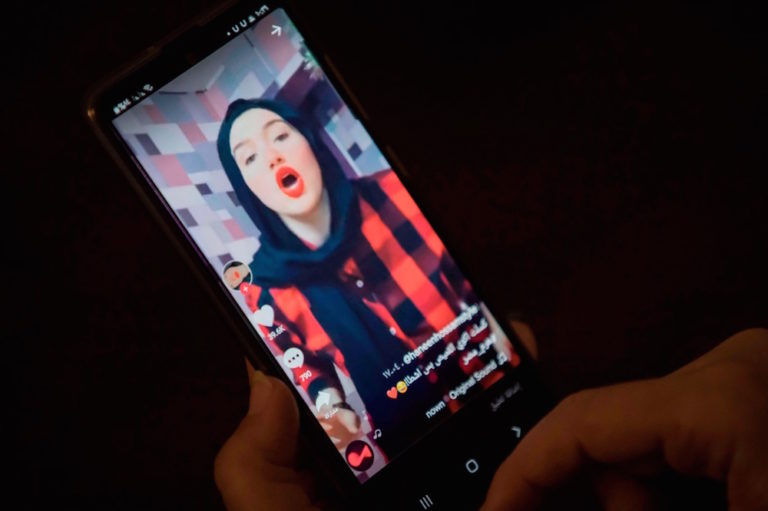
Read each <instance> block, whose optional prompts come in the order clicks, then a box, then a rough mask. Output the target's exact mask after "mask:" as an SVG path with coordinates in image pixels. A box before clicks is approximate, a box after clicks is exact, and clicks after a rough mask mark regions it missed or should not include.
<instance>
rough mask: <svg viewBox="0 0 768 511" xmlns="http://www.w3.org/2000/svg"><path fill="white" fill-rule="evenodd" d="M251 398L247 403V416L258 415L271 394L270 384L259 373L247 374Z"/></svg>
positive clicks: (263, 375) (264, 376)
mask: <svg viewBox="0 0 768 511" xmlns="http://www.w3.org/2000/svg"><path fill="white" fill-rule="evenodd" d="M248 376H249V380H250V384H251V397H250V399H249V402H248V415H255V414H258V413H259V412H260V411H261V410H262V409H263V408H264V404H265V403H266V402H267V401H268V400H269V395H270V394H271V393H272V382H271V381H270V380H269V378H267V377H266V375H265V374H264V373H262V372H261V371H253V372H249V375H248Z"/></svg>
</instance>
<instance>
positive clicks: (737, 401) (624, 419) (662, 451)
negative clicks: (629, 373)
mask: <svg viewBox="0 0 768 511" xmlns="http://www.w3.org/2000/svg"><path fill="white" fill-rule="evenodd" d="M767 391H768V330H765V329H752V330H745V331H743V332H740V333H738V334H736V335H734V336H733V337H730V338H729V339H727V340H726V341H725V342H723V343H722V344H720V345H719V346H718V347H716V348H715V349H713V350H712V351H710V352H709V353H707V354H705V355H704V356H702V357H700V358H698V359H697V360H695V361H693V362H691V363H690V364H688V365H686V366H684V367H682V368H681V369H679V370H677V371H675V372H673V373H671V374H670V375H668V376H665V377H663V378H657V379H652V380H644V381H637V382H631V383H624V384H620V385H613V386H610V387H603V388H598V389H592V390H586V391H582V392H579V393H577V394H574V395H572V396H570V397H568V398H566V399H565V400H564V401H562V402H561V403H560V404H559V405H558V406H557V407H555V409H554V410H553V411H552V412H551V413H549V414H548V415H547V416H546V417H544V418H543V419H542V420H541V421H540V422H539V424H538V425H536V426H535V427H534V428H533V429H532V430H531V431H530V432H529V433H528V434H527V435H526V436H525V437H524V438H523V440H522V441H521V442H520V444H519V445H518V446H517V447H516V448H515V450H514V451H513V452H512V454H511V455H510V456H509V457H508V458H507V460H506V461H505V462H504V463H503V464H502V465H501V466H500V467H499V469H498V471H497V472H496V475H495V477H494V479H493V482H492V484H491V487H490V489H489V491H488V495H487V498H486V501H485V503H484V505H483V507H482V511H497V510H498V511H501V510H505V511H513V510H514V511H518V510H527V509H534V508H536V507H537V505H538V504H539V503H540V502H541V501H542V500H543V498H544V496H545V494H546V493H547V492H549V491H551V490H553V489H554V488H556V487H558V486H560V485H561V484H563V483H565V482H566V481H568V480H569V479H571V478H573V477H574V476H575V475H576V474H577V473H579V472H584V471H585V470H594V469H595V468H598V469H599V472H598V475H597V476H596V478H595V482H596V490H597V493H598V496H599V497H600V499H601V500H602V503H603V505H604V507H605V508H606V509H621V510H634V509H654V508H655V507H653V506H654V505H655V503H654V498H653V496H652V492H651V488H649V487H648V486H647V485H646V484H644V482H643V481H642V477H646V476H649V475H653V474H658V473H661V472H662V471H665V470H670V469H671V470H673V471H675V472H677V473H679V474H683V475H687V476H695V477H706V478H710V479H714V480H718V481H722V482H724V483H725V484H726V486H727V492H728V505H729V509H730V510H731V511H742V510H756V509H768V435H766V433H767V432H768V392H767Z"/></svg>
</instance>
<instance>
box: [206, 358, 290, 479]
mask: <svg viewBox="0 0 768 511" xmlns="http://www.w3.org/2000/svg"><path fill="white" fill-rule="evenodd" d="M246 364H247V370H248V381H249V383H250V389H251V394H250V399H249V401H248V413H247V415H246V416H245V417H244V418H243V420H242V421H240V424H239V425H238V427H237V429H236V430H235V432H234V433H232V436H230V437H229V439H228V440H227V442H226V443H225V444H224V446H223V447H222V448H221V450H220V451H219V454H218V455H217V456H216V461H215V464H214V476H215V479H216V485H217V486H218V487H219V489H220V490H222V493H225V489H230V488H235V489H236V488H238V487H241V486H250V485H252V481H249V475H250V474H254V473H259V472H260V471H262V470H263V468H264V467H265V466H282V467H292V465H293V462H294V459H295V456H296V448H297V440H298V433H299V411H298V408H297V406H296V402H295V400H294V399H293V395H292V394H291V391H290V390H288V387H286V386H285V384H283V382H281V381H280V380H278V379H277V378H272V377H269V376H266V375H265V374H264V373H262V372H261V371H256V370H254V369H253V367H251V364H250V363H248V362H247V361H246Z"/></svg>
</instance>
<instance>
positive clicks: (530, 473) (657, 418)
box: [483, 380, 674, 511]
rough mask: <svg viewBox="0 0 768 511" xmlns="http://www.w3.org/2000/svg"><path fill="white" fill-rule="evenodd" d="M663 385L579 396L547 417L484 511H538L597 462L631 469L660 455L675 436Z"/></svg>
mask: <svg viewBox="0 0 768 511" xmlns="http://www.w3.org/2000/svg"><path fill="white" fill-rule="evenodd" d="M667 394H668V389H665V388H663V384H662V383H661V382H660V380H647V381H642V382H633V383H626V384H622V385H615V386H611V387H604V388H600V389H594V390H589V391H583V392H580V393H578V394H574V395H573V396H570V397H569V398H567V399H565V400H564V401H563V402H561V403H560V404H559V405H558V406H557V407H555V409H554V410H553V411H552V412H551V413H550V414H548V415H547V416H546V417H544V418H543V419H542V420H541V422H539V424H537V425H536V427H534V428H533V429H532V430H531V431H530V432H529V433H528V434H527V435H526V436H525V437H524V438H523V440H522V441H521V442H520V444H519V445H518V446H517V448H516V449H515V450H514V451H513V452H512V454H511V455H510V456H509V457H508V458H507V459H506V460H505V461H504V463H502V465H501V467H500V468H499V470H498V471H497V472H496V475H495V476H494V479H493V482H492V483H491V488H490V490H489V491H488V496H487V498H486V502H485V504H484V506H483V510H485V511H490V510H497V509H499V510H500V509H506V510H523V509H533V508H534V507H535V506H536V505H537V504H538V502H539V501H540V500H541V498H542V496H543V494H544V492H546V491H547V490H548V489H550V488H553V487H556V486H558V485H560V484H562V483H564V482H565V481H566V480H568V479H569V478H571V477H572V476H573V475H574V474H575V473H576V472H577V471H578V470H579V469H580V468H581V467H582V466H584V465H585V464H588V463H592V462H598V463H606V464H613V463H625V462H628V461H631V460H635V459H638V458H644V457H646V456H648V454H649V453H654V452H657V451H658V450H659V449H660V448H661V446H662V443H663V439H664V438H665V437H667V436H669V435H670V434H672V432H673V431H674V421H673V420H672V419H671V417H672V414H671V413H669V409H668V407H667V405H666V403H667V401H668V399H667V397H668V395H667Z"/></svg>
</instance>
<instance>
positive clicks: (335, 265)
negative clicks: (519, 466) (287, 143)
mask: <svg viewBox="0 0 768 511" xmlns="http://www.w3.org/2000/svg"><path fill="white" fill-rule="evenodd" d="M253 108H263V109H267V110H271V111H273V112H275V113H277V114H278V115H280V116H281V117H282V118H283V119H284V120H285V121H286V122H288V123H289V124H291V125H292V126H293V127H294V128H295V129H297V130H298V131H299V132H301V134H302V135H304V137H305V138H306V139H307V141H308V142H309V144H310V146H311V148H312V150H313V151H314V153H315V157H316V158H317V160H318V163H319V164H320V168H321V171H322V177H323V185H324V187H325V189H326V190H327V191H328V196H329V199H330V205H331V207H330V209H331V232H330V236H329V238H328V239H327V240H326V241H325V242H324V243H323V244H322V245H321V246H319V247H317V248H316V249H314V250H313V249H311V248H309V247H307V246H306V245H305V244H304V243H303V242H302V241H301V240H300V239H299V238H298V237H297V236H296V235H295V234H294V233H293V232H291V231H290V230H289V229H288V228H287V227H286V226H285V224H284V223H283V221H282V220H281V219H280V217H279V216H278V215H277V214H276V213H275V212H274V211H272V210H270V209H269V208H268V207H266V206H265V205H264V204H263V203H262V202H261V201H260V200H259V199H258V198H257V197H256V196H255V195H254V194H253V192H252V191H251V190H250V189H249V188H248V186H247V185H246V183H245V181H244V179H243V176H242V174H241V172H240V169H239V168H238V166H237V163H236V162H235V160H234V158H233V156H232V153H231V150H230V132H231V130H232V124H233V123H234V121H235V120H236V119H237V118H238V117H239V116H240V115H242V114H243V113H244V112H246V111H247V110H250V109H253ZM316 132H317V131H316V129H313V128H312V127H311V126H310V124H309V123H308V122H307V120H306V119H304V118H302V117H301V116H300V115H298V114H297V112H296V111H295V110H293V109H292V108H290V107H288V106H287V105H285V104H282V103H278V102H275V101H270V100H263V99H251V100H244V99H238V100H236V101H234V102H233V103H232V104H231V105H230V106H229V109H228V110H227V114H226V116H225V118H224V120H223V122H222V125H221V129H220V131H219V137H218V151H219V157H220V158H221V162H222V164H223V166H224V171H225V172H226V173H227V176H228V177H229V180H230V182H231V183H232V187H233V188H234V191H235V193H236V194H237V197H238V199H239V201H240V203H241V204H242V206H243V208H244V209H245V211H246V212H247V213H248V214H249V215H250V217H251V219H252V220H253V221H254V223H255V224H256V226H257V227H258V228H259V230H260V231H261V237H260V242H261V246H260V247H259V249H258V250H257V252H256V254H254V257H253V262H252V263H251V264H250V268H251V273H252V275H253V283H254V284H256V285H259V286H261V287H262V289H263V290H269V288H282V287H290V286H296V287H297V288H298V289H299V290H300V291H301V292H302V294H303V295H304V296H305V297H306V298H307V300H308V302H309V305H310V308H311V311H312V314H313V315H314V316H315V318H316V319H317V320H318V322H319V323H320V325H321V326H322V327H323V329H324V330H325V332H326V333H327V334H328V336H329V337H330V339H331V341H332V342H333V344H334V345H335V346H336V347H337V348H338V349H339V350H340V351H341V352H342V354H343V355H344V359H345V362H346V366H347V369H348V370H349V373H350V376H351V377H352V380H353V382H354V383H355V387H356V388H357V390H358V392H359V393H360V395H361V397H362V399H363V401H364V403H365V406H366V409H367V411H368V413H370V414H371V416H372V417H373V419H374V422H375V423H376V424H377V427H383V426H384V425H386V424H389V425H392V426H395V425H396V424H395V422H397V423H402V422H401V421H394V419H395V417H396V416H395V413H394V410H393V409H392V407H393V405H394V400H392V399H390V398H388V397H386V389H387V386H388V385H391V383H388V382H386V381H385V379H384V376H383V375H382V373H383V372H384V370H385V369H392V366H393V364H394V363H395V362H397V361H402V357H403V354H404V353H406V351H407V348H406V347H405V346H404V344H403V343H402V342H401V341H400V340H399V339H397V338H395V337H393V335H392V334H391V333H390V331H389V327H388V326H387V325H386V324H385V323H384V322H383V321H382V320H381V319H379V317H378V316H377V315H376V314H374V313H373V312H372V311H371V309H370V308H369V307H368V306H367V305H366V304H365V303H363V301H362V298H361V296H360V294H359V293H355V292H354V290H352V289H349V288H347V287H346V286H345V285H344V284H342V283H341V282H340V280H339V278H338V274H339V270H340V269H341V268H342V265H343V264H344V262H345V261H346V260H347V259H348V258H349V257H350V256H351V255H352V253H353V250H355V248H356V247H357V246H358V244H360V243H368V242H367V240H366V239H365V237H364V236H363V235H362V233H361V230H360V226H361V221H362V220H361V212H360V202H359V197H360V194H361V193H362V194H363V195H364V188H363V187H359V186H356V184H355V183H354V182H352V181H350V180H349V179H347V177H346V176H345V175H344V173H343V171H342V169H341V167H340V165H339V163H338V162H337V161H336V159H335V158H334V157H333V155H332V154H331V152H330V151H329V150H328V148H327V147H325V145H324V144H323V143H322V142H321V141H320V140H319V137H318V136H316V134H315V133H316ZM378 266H379V267H381V268H383V267H384V266H383V265H378ZM368 277H369V278H370V277H373V280H375V281H380V280H379V278H380V277H382V276H370V275H368ZM383 277H384V278H386V276H383ZM268 294H269V293H263V292H262V297H264V296H265V295H268ZM264 299H265V300H267V299H269V298H264ZM260 303H262V302H260ZM263 303H268V302H263ZM298 333H299V335H300V336H301V335H302V333H301V332H298ZM418 387H420V388H423V387H424V386H423V385H419V386H418ZM319 390H322V389H321V388H314V389H313V388H310V394H311V396H310V397H311V398H312V399H313V400H314V399H315V397H316V394H317V392H318V391H319ZM415 394H419V392H418V391H417V392H416V393H415ZM409 397H411V402H412V403H414V402H415V401H416V400H417V395H412V396H409ZM414 404H415V403H414ZM402 412H405V407H403V405H402V404H401V405H400V406H399V407H398V415H400V418H401V419H402V418H403V417H402V415H404V414H403V413H402ZM391 421H392V422H391ZM392 429H394V427H393V428H391V429H390V431H391V430H392Z"/></svg>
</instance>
